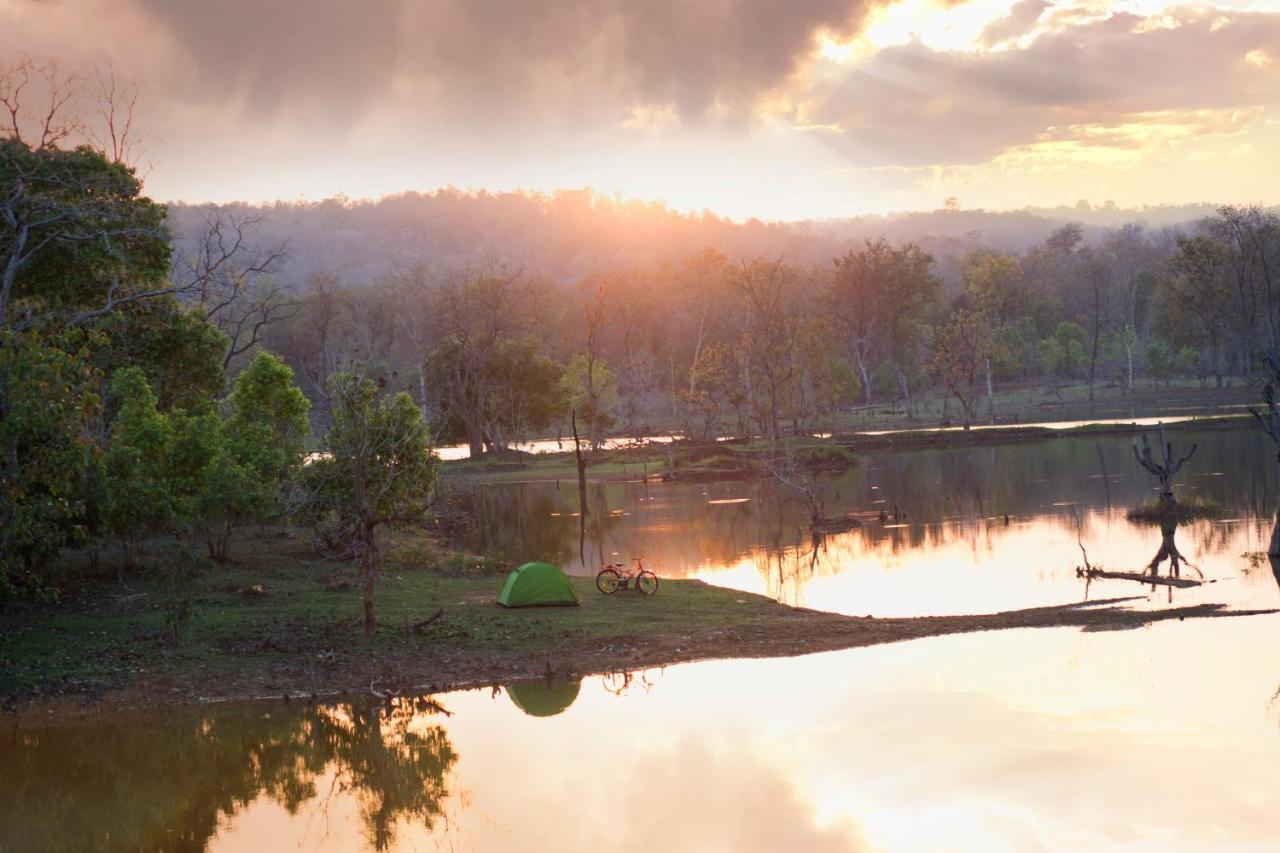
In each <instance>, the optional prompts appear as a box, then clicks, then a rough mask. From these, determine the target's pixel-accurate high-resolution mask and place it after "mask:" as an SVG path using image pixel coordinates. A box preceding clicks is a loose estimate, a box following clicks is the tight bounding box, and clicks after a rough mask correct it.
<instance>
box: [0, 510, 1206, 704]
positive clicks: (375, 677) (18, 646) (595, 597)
mask: <svg viewBox="0 0 1280 853" xmlns="http://www.w3.org/2000/svg"><path fill="white" fill-rule="evenodd" d="M233 554H234V555H235V556H236V562H234V563H231V564H227V565H214V564H209V563H207V562H204V561H199V560H194V559H193V558H191V557H189V556H184V555H183V554H182V553H180V552H179V551H178V550H177V549H176V548H175V547H170V548H167V549H160V550H156V551H155V553H153V554H152V555H151V557H150V560H149V562H148V564H147V566H146V567H145V568H144V569H142V570H140V571H139V572H138V573H137V574H135V575H132V576H129V577H127V578H125V580H124V581H123V582H119V581H117V580H114V579H112V578H110V577H96V578H94V579H93V580H92V582H91V583H90V584H89V585H88V586H87V587H86V592H85V593H84V594H83V595H82V596H81V597H80V598H78V599H77V600H75V601H68V602H63V603H62V604H59V605H40V606H33V605H25V606H16V605H9V606H6V607H5V608H4V609H3V610H0V625H3V628H0V701H3V703H4V705H5V706H6V707H7V708H10V709H15V708H21V707H24V706H26V705H28V704H29V703H30V702H31V700H43V704H44V705H49V706H50V707H56V706H58V705H59V704H61V705H62V706H63V707H70V706H69V705H66V704H65V703H67V702H68V700H70V702H71V704H72V705H74V704H75V703H78V702H79V701H80V698H81V697H88V698H103V697H105V698H106V699H107V700H108V701H109V702H112V703H116V704H120V705H146V704H157V703H166V702H190V701H200V700H207V699H229V698H245V697H263V696H281V695H284V694H288V695H294V696H297V695H312V694H315V695H329V694H333V693H335V692H346V691H357V692H369V691H371V690H372V691H374V692H385V691H409V690H426V689H441V688H447V687H453V686H460V685H464V684H476V683H496V682H502V681H506V680H510V679H514V678H520V677H529V676H536V675H545V674H547V673H556V674H575V675H581V674H587V673H597V672H607V671H616V670H626V669H632V668H637V667H641V666H653V665H660V664H666V663H672V662H676V661H684V660H694V659H699V658H709V657H744V656H769V655H786V654H800V653H804V652H810V651H818V650H824V649H835V648H846V647H851V646H859V645H869V644H873V643H883V642H893V641H899V640H907V639H912V638H915V637H923V636H934V635H938V634H946V633H955V632H962V631H976V630H994V629H1000V628H1014V627H1047V626H1062V625H1081V626H1089V625H1093V626H1099V625H1106V626H1130V625H1137V624H1145V623H1147V622H1150V621H1153V620H1159V619H1169V618H1186V617H1189V616H1218V615H1226V612H1225V611H1223V610H1221V609H1220V608H1217V607H1216V606H1212V605H1203V606H1199V607H1191V608H1175V609H1170V610H1165V611H1160V612H1134V611H1129V610H1127V609H1124V608H1123V607H1120V606H1118V602H1096V603H1093V604H1091V605H1089V606H1080V605H1067V606H1063V607H1056V608H1036V609H1033V610H1022V611H1013V612H1008V613H999V614H990V615H974V616H957V617H928V618H907V619H871V618H855V617H847V616H840V615H835V614H830V613H819V612H815V611H810V610H803V609H797V608H790V607H786V606H783V605H780V604H777V603H775V602H773V601H771V600H769V599H767V598H763V597H760V596H755V595H749V594H744V593H740V592H736V591H733V590H728V589H721V588H717V587H712V586H709V585H706V584H704V583H701V582H699V581H692V580H671V579H664V580H663V582H662V586H661V588H660V589H659V591H658V593H657V594H656V595H654V596H652V597H648V598H646V597H641V596H638V595H634V594H630V593H626V592H622V593H618V594H615V595H613V596H610V597H605V596H602V595H600V594H599V593H597V592H596V591H595V589H594V587H593V584H592V580H591V579H589V578H574V579H573V583H574V586H575V588H576V589H577V592H578V595H579V597H580V598H581V601H582V604H581V606H580V607H570V608H541V609H530V610H506V609H503V608H500V607H498V606H497V605H496V604H495V602H494V599H495V597H496V595H497V592H498V589H499V587H500V585H501V581H502V577H503V574H504V572H505V570H506V567H504V566H500V565H497V564H494V563H490V562H485V561H483V560H477V559H475V558H472V557H467V556H466V555H460V554H456V553H450V552H447V551H444V550H441V549H439V548H438V547H436V546H435V545H434V544H433V543H432V542H431V541H430V540H429V539H427V538H425V537H422V536H409V535H401V536H400V537H398V538H397V540H396V541H395V542H394V543H392V544H391V546H390V547H389V548H388V554H387V561H386V567H385V575H384V577H383V578H382V581H381V584H380V587H379V590H378V596H377V612H378V617H379V626H378V631H377V634H376V636H375V637H374V638H373V639H372V640H367V639H366V638H365V637H364V635H363V633H362V630H361V626H360V601H359V595H358V593H357V591H356V590H355V589H354V588H353V587H351V586H350V584H349V580H350V570H349V568H348V567H347V566H345V565H343V564H335V563H332V562H329V561H326V560H323V559H321V558H320V557H319V556H318V555H317V554H316V553H315V551H314V550H313V549H312V547H311V546H310V545H309V544H308V542H307V541H306V539H305V538H304V537H303V536H301V535H300V534H299V533H298V532H297V531H292V530H288V529H266V530H255V531H250V532H245V533H243V534H241V535H240V536H239V537H238V539H237V541H236V542H235V547H234V550H233ZM82 559H83V557H82V556H78V557H76V558H74V560H73V561H70V562H69V563H68V565H67V566H65V567H64V570H65V571H74V570H79V569H78V567H79V565H80V564H79V562H78V561H80V560H82ZM178 569H181V570H185V571H188V572H189V573H190V578H189V580H188V581H186V582H185V583H183V584H175V582H174V581H173V575H174V573H175V571H176V570H178ZM437 614H438V615H437ZM432 616H435V618H434V619H433V620H431V621H429V622H427V624H425V625H421V626H417V627H415V623H419V622H422V621H424V620H427V619H429V618H430V617H432ZM50 703H52V704H51V705H50Z"/></svg>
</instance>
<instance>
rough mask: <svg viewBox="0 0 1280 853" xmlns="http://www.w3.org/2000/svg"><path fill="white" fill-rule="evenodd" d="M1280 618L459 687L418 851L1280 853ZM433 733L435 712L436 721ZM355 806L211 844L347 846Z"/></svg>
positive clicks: (259, 805)
mask: <svg viewBox="0 0 1280 853" xmlns="http://www.w3.org/2000/svg"><path fill="white" fill-rule="evenodd" d="M1277 629H1280V618H1278V617H1272V616H1267V617H1259V618H1249V619H1240V620H1234V619H1215V620H1203V621H1188V622H1185V623H1161V624H1156V625H1152V626H1150V627H1148V628H1143V629H1139V630H1136V631H1129V632H1121V633H1101V634H1099V633H1086V632H1081V631H1075V630H1067V629H1052V630H1022V631H1016V632H1005V633H989V634H977V635H970V636H955V637H944V638H937V639H931V640H920V641H916V642H912V643H905V644H899V645H894V646H886V647H873V648H867V649H854V650H849V651H845V652H833V653H826V654H820V655H811V656H807V657H802V658H791V659H773V660H756V661H719V662H708V663H699V664H688V665H682V666H676V667H671V668H668V669H667V670H665V671H663V672H654V673H651V678H652V681H653V684H654V686H653V687H652V688H651V689H649V690H647V691H645V690H632V691H630V692H628V693H626V694H625V695H624V696H623V697H622V698H618V697H616V696H613V695H611V694H610V693H608V692H606V691H605V690H604V689H603V686H602V684H601V682H600V680H599V679H594V678H593V679H587V680H586V682H585V683H584V685H583V688H582V691H581V694H580V695H579V697H578V698H577V700H576V701H575V702H574V703H573V705H572V706H570V707H569V708H568V709H567V710H566V711H565V712H564V713H563V714H560V715H559V716H555V717H549V718H535V717H529V716H525V715H524V714H522V713H521V712H520V711H519V710H518V709H517V708H516V707H515V706H514V705H513V704H512V703H511V702H510V701H508V699H507V698H506V697H505V696H502V695H499V696H496V697H494V696H491V694H490V693H489V692H487V691H477V692H469V693H460V694H454V695H448V696H445V697H442V700H441V701H442V703H443V704H444V705H445V706H446V707H448V708H449V710H451V711H453V712H454V716H453V717H451V718H449V719H448V720H447V721H444V722H443V725H444V727H445V728H446V730H447V732H448V735H449V738H450V740H451V742H452V744H453V746H454V749H455V750H456V751H457V753H458V755H459V756H460V757H459V760H458V764H457V765H456V767H455V769H454V771H453V774H452V777H451V779H450V784H449V787H450V790H451V792H452V794H451V797H450V799H449V801H448V803H447V804H446V805H445V807H444V813H445V814H446V815H447V816H448V819H447V821H442V822H438V823H437V825H436V827H435V828H434V830H433V832H432V833H428V832H426V831H425V830H422V829H421V828H415V827H413V826H404V827H402V828H401V831H400V832H399V834H398V836H397V837H398V840H399V843H400V847H401V849H406V850H408V849H440V848H443V849H480V850H502V849H531V850H534V849H536V850H646V849H679V850H761V851H763V850H779V849H793V850H801V849H803V850H861V849H894V850H908V849H909V850H953V849H964V850H1026V849H1052V850H1076V849H1101V848H1111V847H1114V846H1118V845H1125V846H1133V847H1137V848H1139V849H1150V850H1194V849H1224V848H1231V849H1244V848H1254V849H1273V847H1272V845H1273V844H1274V839H1275V838H1276V837H1277V833H1278V832H1280V784H1278V783H1280V707H1275V706H1273V705H1272V703H1271V699H1272V695H1273V693H1274V692H1275V690H1276V687H1277V685H1280V652H1277V651H1276V650H1275V643H1274V636H1275V632H1276V630H1277ZM433 722H439V721H438V720H434V719H433ZM352 808H353V807H352V805H351V804H350V803H344V802H343V800H342V798H341V797H338V798H337V799H336V800H335V801H334V802H332V803H330V805H329V807H328V815H327V818H326V817H324V816H323V815H322V813H321V809H320V808H319V806H318V805H317V804H315V803H311V804H308V805H307V806H305V807H304V808H303V809H302V810H300V812H299V813H298V814H297V815H296V816H293V817H290V816H289V815H288V814H287V813H286V812H285V811H284V810H283V809H282V808H281V807H279V806H277V805H275V804H273V803H271V802H270V801H269V800H267V799H266V798H261V799H259V800H258V801H257V802H255V803H253V804H252V805H250V806H249V807H248V808H247V809H246V810H245V811H244V812H243V813H242V814H239V815H237V816H236V817H235V818H233V819H232V820H230V821H228V822H227V823H228V826H227V829H226V831H225V832H224V833H223V834H222V835H221V836H220V837H219V838H218V839H216V840H215V842H214V843H213V844H212V845H211V849H212V850H216V851H225V850H254V849H263V845H264V842H265V841H266V840H267V839H270V840H271V841H272V842H273V844H272V845H269V846H274V845H275V844H277V843H278V845H279V846H280V847H286V846H290V847H291V846H294V845H296V844H301V845H302V846H303V847H308V848H311V847H327V848H330V849H343V848H344V847H346V846H348V845H349V844H352V843H354V842H355V841H356V840H357V839H358V835H356V834H354V833H353V830H352V825H353V821H354V817H353V815H354V812H353V811H352Z"/></svg>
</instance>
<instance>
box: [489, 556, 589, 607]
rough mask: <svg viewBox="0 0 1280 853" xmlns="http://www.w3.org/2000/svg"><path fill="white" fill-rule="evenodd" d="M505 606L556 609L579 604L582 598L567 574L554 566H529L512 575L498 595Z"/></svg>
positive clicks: (525, 565) (543, 564) (526, 564)
mask: <svg viewBox="0 0 1280 853" xmlns="http://www.w3.org/2000/svg"><path fill="white" fill-rule="evenodd" d="M498 603H499V604H501V605H502V606H503V607H555V606H557V605H569V604H577V603H578V596H577V594H576V593H575V592H574V591H573V585H572V584H570V583H569V578H567V577H565V573H564V572H562V571H560V570H559V569H557V568H556V567H555V566H553V565H551V564H550V563H525V564H524V565H523V566H521V567H520V568H518V569H516V570H515V571H514V572H512V573H511V574H509V575H507V582H506V583H505V584H503V585H502V592H500V593H498Z"/></svg>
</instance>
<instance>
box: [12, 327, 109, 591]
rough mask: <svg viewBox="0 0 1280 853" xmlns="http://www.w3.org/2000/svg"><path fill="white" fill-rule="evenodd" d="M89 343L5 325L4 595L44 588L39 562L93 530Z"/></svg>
mask: <svg viewBox="0 0 1280 853" xmlns="http://www.w3.org/2000/svg"><path fill="white" fill-rule="evenodd" d="M85 345H86V344H85V343H84V340H83V337H82V336H76V337H72V336H67V337H64V338H63V339H61V340H52V341H51V340H48V339H42V338H39V337H36V336H35V335H32V334H30V333H15V332H3V333H0V596H3V595H5V594H12V593H13V592H15V590H16V589H17V587H19V586H21V587H24V588H26V589H27V590H29V591H34V592H37V593H38V592H40V591H42V590H45V589H46V588H47V586H48V585H47V584H46V579H45V578H43V577H42V576H41V575H40V569H41V568H42V567H43V566H44V565H45V564H46V563H47V561H48V560H49V559H50V558H52V557H53V556H55V555H56V554H57V553H58V551H59V549H61V548H63V547H65V546H67V545H73V544H80V543H82V542H83V541H84V540H85V538H86V537H87V535H88V533H89V532H90V531H89V529H88V524H89V522H90V520H89V519H86V505H85V495H86V488H85V487H86V485H87V484H88V482H89V481H87V479H86V478H88V477H89V476H90V473H91V472H90V470H89V469H90V466H91V465H92V464H93V462H94V447H93V444H92V442H91V441H90V440H89V437H88V429H87V425H88V424H89V422H90V421H91V420H92V419H93V418H94V417H96V415H97V411H98V408H99V399H98V397H97V395H96V394H95V393H94V392H95V388H96V385H97V376H96V374H95V372H94V370H93V368H92V366H91V365H90V364H89V361H88V359H87V358H86V357H85V355H86V353H85V351H84V350H83V349H82V348H80V347H82V346H85Z"/></svg>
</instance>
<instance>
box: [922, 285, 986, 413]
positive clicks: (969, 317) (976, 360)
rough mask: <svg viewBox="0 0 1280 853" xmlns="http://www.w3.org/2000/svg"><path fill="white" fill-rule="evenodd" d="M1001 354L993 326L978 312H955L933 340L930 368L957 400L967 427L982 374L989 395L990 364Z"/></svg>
mask: <svg viewBox="0 0 1280 853" xmlns="http://www.w3.org/2000/svg"><path fill="white" fill-rule="evenodd" d="M1000 357H1001V351H1000V341H999V339H998V337H997V335H996V334H995V329H994V328H993V326H992V323H991V320H990V318H989V317H988V316H987V315H986V314H985V313H983V312H980V311H968V310H964V309H961V310H959V311H956V312H954V313H953V314H952V315H951V319H950V320H949V321H948V323H947V325H946V326H944V327H943V328H942V329H941V331H940V332H939V333H938V336H937V339H936V340H935V341H934V347H933V361H932V363H931V367H932V369H933V372H934V374H935V375H937V377H938V378H939V379H940V380H941V381H942V384H943V387H944V388H945V389H946V391H947V393H948V394H950V395H952V396H954V397H955V398H956V400H958V401H959V403H960V408H961V409H962V410H963V411H964V426H965V428H966V429H967V428H968V427H969V425H970V424H971V423H972V422H973V420H974V415H975V413H976V411H977V402H978V397H979V395H980V393H981V382H982V379H983V377H984V376H985V377H986V378H987V384H988V396H990V372H989V371H990V365H991V364H992V363H993V362H995V361H997V360H999V359H1000Z"/></svg>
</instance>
